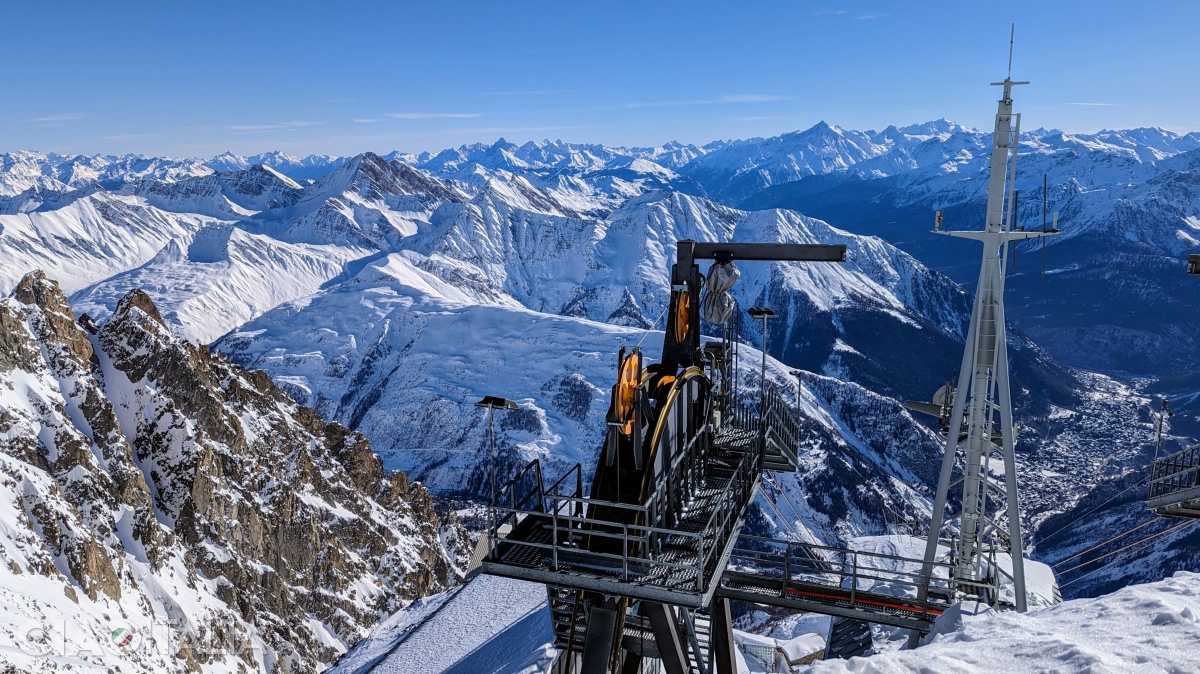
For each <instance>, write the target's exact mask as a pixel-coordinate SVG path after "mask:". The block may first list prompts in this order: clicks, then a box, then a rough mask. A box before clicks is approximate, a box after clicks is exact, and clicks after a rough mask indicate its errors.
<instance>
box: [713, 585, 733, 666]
mask: <svg viewBox="0 0 1200 674" xmlns="http://www.w3.org/2000/svg"><path fill="white" fill-rule="evenodd" d="M711 611H712V634H711V635H709V637H708V638H709V640H710V642H709V650H710V651H711V652H712V654H713V672H715V674H737V656H736V655H735V654H734V649H735V648H737V646H735V645H734V643H733V617H732V616H731V615H730V614H729V600H728V599H725V598H720V597H719V598H717V599H713V603H712V609H711Z"/></svg>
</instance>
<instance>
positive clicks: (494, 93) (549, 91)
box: [479, 89, 562, 96]
mask: <svg viewBox="0 0 1200 674" xmlns="http://www.w3.org/2000/svg"><path fill="white" fill-rule="evenodd" d="M557 93H562V92H560V91H554V90H552V89H532V90H528V91H520V90H518V91H481V92H479V95H481V96H546V95H548V94H557Z"/></svg>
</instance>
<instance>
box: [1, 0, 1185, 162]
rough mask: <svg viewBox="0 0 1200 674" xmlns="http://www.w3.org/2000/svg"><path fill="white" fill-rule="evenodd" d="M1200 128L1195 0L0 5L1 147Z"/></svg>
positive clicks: (256, 148) (311, 147)
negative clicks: (815, 128)
mask: <svg viewBox="0 0 1200 674" xmlns="http://www.w3.org/2000/svg"><path fill="white" fill-rule="evenodd" d="M1013 21H1015V22H1016V23H1017V45H1016V55H1015V58H1014V64H1013V75H1014V78H1017V79H1027V80H1031V81H1032V82H1033V84H1032V85H1031V86H1028V87H1022V88H1020V89H1018V90H1017V95H1016V99H1017V107H1018V109H1019V110H1020V111H1021V112H1023V113H1024V125H1025V126H1026V128H1034V127H1039V126H1041V127H1047V128H1061V129H1064V130H1067V131H1096V130H1099V129H1101V128H1128V127H1135V126H1161V127H1165V128H1168V129H1171V130H1174V131H1194V130H1200V82H1198V79H1200V77H1198V76H1200V40H1196V39H1195V37H1194V31H1195V29H1196V26H1198V25H1200V3H1194V2H1142V3H1131V2H1106V1H1102V0H1100V1H1096V2H1054V1H1052V0H1042V1H1041V2H1003V3H1001V2H917V1H914V2H903V3H902V2H757V3H750V2H743V3H734V2H727V3H726V2H723V3H716V2H655V1H653V0H641V1H639V2H603V1H601V2H569V1H568V0H557V1H553V2H460V1H454V0H439V1H437V2H404V3H401V2H396V3H356V2H321V3H311V4H309V3H296V2H291V3H286V4H285V3H269V2H252V1H250V0H243V1H242V2H221V1H206V2H174V1H164V0H159V1H158V2H153V3H150V2H147V3H137V2H119V3H107V2H105V3H102V2H87V3H84V2H78V3H71V2H40V1H35V0H6V1H5V2H4V3H2V4H0V36H2V39H0V55H2V58H3V62H4V70H3V72H4V73H5V77H4V78H3V80H0V152H5V151H11V150H18V149H31V150H39V151H54V152H80V153H95V152H105V153H123V152H143V153H148V154H169V155H174V156H185V155H186V156H201V157H208V156H211V155H214V154H217V153H219V152H222V151H225V150H231V151H234V152H238V153H242V154H249V153H255V152H262V151H267V150H274V149H281V150H285V151H288V152H291V153H294V154H308V153H330V154H350V153H357V152H360V151H363V150H373V151H377V152H387V151H391V150H395V149H399V150H405V151H420V150H437V149H441V148H444V147H448V146H452V145H458V144H461V143H467V142H477V141H483V142H492V141H494V140H495V139H496V138H498V137H501V136H503V137H505V138H507V139H509V140H514V141H524V140H529V139H542V138H549V139H559V138H561V139H563V140H567V141H575V142H601V143H608V144H623V145H650V144H659V143H662V142H665V141H668V140H679V141H683V142H694V143H698V144H699V143H705V142H708V141H711V140H714V139H719V138H748V137H753V136H768V135H776V134H779V133H782V132H786V131H792V130H796V129H803V128H808V127H810V126H812V125H813V124H815V123H816V122H818V121H820V120H825V121H827V122H829V123H831V124H838V125H841V126H843V127H847V128H856V129H872V128H873V129H879V128H883V127H885V126H887V125H888V124H898V125H903V124H909V123H914V122H921V121H928V120H930V119H937V118H941V117H947V118H950V119H953V120H955V121H958V122H960V123H963V124H967V125H969V126H976V127H985V128H986V127H988V126H990V125H991V119H992V115H993V114H994V111H995V99H996V94H997V91H996V89H995V88H993V87H989V86H988V83H989V82H992V81H996V80H999V79H1003V77H1004V70H1005V65H1006V61H1007V50H1008V27H1009V23H1010V22H1013Z"/></svg>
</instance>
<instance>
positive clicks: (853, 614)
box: [717, 536, 951, 632]
mask: <svg viewBox="0 0 1200 674" xmlns="http://www.w3.org/2000/svg"><path fill="white" fill-rule="evenodd" d="M921 566H922V560H920V559H909V558H905V557H897V556H894V555H885V554H880V553H872V552H861V551H857V550H848V549H844V548H833V547H828V546H822V545H812V544H808V543H797V542H794V541H783V540H778V539H771V538H760V537H755V536H743V537H741V539H739V541H738V545H737V546H736V547H735V548H734V550H733V553H732V554H731V555H730V559H729V566H728V568H727V569H726V570H725V573H724V574H723V575H722V577H721V583H720V587H719V588H718V589H717V596H719V597H724V598H727V599H740V600H743V601H749V602H754V603H758V604H768V605H771V606H780V607H784V608H793V609H797V610H800V611H809V612H813V613H822V614H825V615H831V616H837V617H842V618H852V619H855V620H861V621H865V622H872V623H879V624H883V625H891V626H893V627H902V628H906V629H914V630H918V631H921V632H926V631H928V630H929V627H930V625H931V624H932V623H933V621H934V620H935V619H937V617H938V616H940V615H941V614H942V612H943V611H945V610H946V609H947V608H949V607H950V603H951V602H950V601H949V596H950V592H949V591H948V590H949V588H948V581H947V580H945V579H946V578H948V577H949V571H950V569H951V565H950V564H949V563H948V562H936V563H935V570H934V577H935V579H938V580H935V582H934V584H933V586H932V587H931V588H930V598H928V599H925V600H919V599H917V598H916V596H917V590H918V588H919V587H920V582H921Z"/></svg>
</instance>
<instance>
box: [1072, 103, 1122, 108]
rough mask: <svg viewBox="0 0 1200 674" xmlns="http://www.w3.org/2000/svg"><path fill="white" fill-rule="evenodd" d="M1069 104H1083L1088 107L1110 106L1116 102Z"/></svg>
mask: <svg viewBox="0 0 1200 674" xmlns="http://www.w3.org/2000/svg"><path fill="white" fill-rule="evenodd" d="M1067 105H1082V106H1084V107H1088V108H1110V107H1112V106H1114V105H1116V103H1067Z"/></svg>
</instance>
